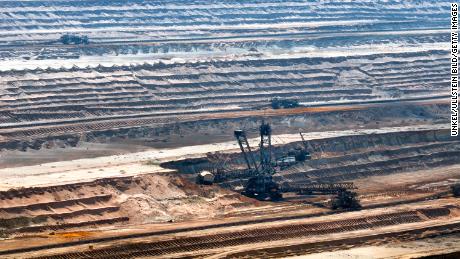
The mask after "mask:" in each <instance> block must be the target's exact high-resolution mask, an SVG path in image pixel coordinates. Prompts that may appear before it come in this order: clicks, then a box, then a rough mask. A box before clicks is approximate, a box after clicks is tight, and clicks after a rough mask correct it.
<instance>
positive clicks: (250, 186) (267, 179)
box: [234, 121, 359, 209]
mask: <svg viewBox="0 0 460 259" xmlns="http://www.w3.org/2000/svg"><path fill="white" fill-rule="evenodd" d="M259 132H260V144H259V157H260V159H259V161H257V160H256V158H255V155H254V152H253V151H252V150H251V146H250V145H249V142H248V139H247V136H246V133H245V132H244V131H243V130H235V132H234V135H235V138H236V140H237V142H238V145H239V147H240V149H241V153H242V154H243V158H244V160H245V162H246V165H247V168H248V169H247V172H248V174H246V175H249V180H248V181H247V183H246V186H245V188H244V191H243V193H242V194H244V195H246V196H249V197H253V198H256V199H258V200H267V199H270V200H279V199H281V198H282V193H285V192H295V193H298V194H338V196H337V197H336V198H335V199H333V207H334V208H353V209H355V208H359V202H358V201H357V199H356V193H354V192H352V191H350V190H352V189H356V187H355V186H354V185H353V183H351V182H344V183H310V184H292V183H284V184H283V185H282V186H280V185H279V184H278V183H276V182H275V181H274V180H273V174H275V173H276V169H275V167H278V168H280V166H279V165H277V163H276V162H272V143H271V134H272V130H271V127H270V125H269V124H268V123H265V122H264V121H262V124H261V125H260V128H259ZM300 136H301V137H302V141H303V143H304V146H305V148H304V149H302V151H303V158H304V159H302V160H306V159H310V153H308V151H307V144H306V141H305V139H304V137H303V135H302V133H301V134H300ZM294 160H297V159H295V158H294Z"/></svg>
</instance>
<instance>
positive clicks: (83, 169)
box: [0, 125, 448, 191]
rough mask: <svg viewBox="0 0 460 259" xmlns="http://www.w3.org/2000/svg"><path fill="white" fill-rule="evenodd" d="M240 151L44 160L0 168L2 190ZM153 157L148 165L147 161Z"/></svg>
mask: <svg viewBox="0 0 460 259" xmlns="http://www.w3.org/2000/svg"><path fill="white" fill-rule="evenodd" d="M447 128H448V125H426V126H407V127H388V128H380V129H357V130H344V131H329V132H312V133H308V134H305V138H306V139H307V140H310V139H322V138H331V137H339V136H348V135H362V134H374V133H385V132H400V131H412V130H430V129H447ZM258 141H259V138H252V139H250V140H249V142H250V145H251V146H253V147H256V146H257V143H258ZM295 141H300V137H299V135H298V134H282V135H275V136H273V143H274V144H275V145H276V144H286V143H290V142H295ZM216 151H228V152H238V146H237V144H236V141H231V142H221V143H214V144H206V145H197V146H186V147H180V148H172V149H161V150H159V149H152V150H149V151H143V152H136V153H131V154H125V155H113V156H106V157H97V158H86V159H78V160H72V161H62V162H53V163H44V164H40V165H34V166H22V167H14V168H3V169H0V175H1V176H2V177H1V179H0V191H1V190H8V189H10V188H19V187H33V186H48V185H60V184H66V183H74V182H86V181H91V180H95V179H100V178H109V177H120V176H132V175H139V174H146V173H156V172H168V171H171V170H168V169H164V168H161V167H160V166H159V164H160V163H161V162H165V161H171V160H176V159H181V158H192V157H202V156H205V154H206V153H208V152H216ZM147 161H150V162H152V163H150V164H149V165H147V164H146V162H147Z"/></svg>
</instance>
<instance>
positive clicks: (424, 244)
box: [286, 234, 460, 259]
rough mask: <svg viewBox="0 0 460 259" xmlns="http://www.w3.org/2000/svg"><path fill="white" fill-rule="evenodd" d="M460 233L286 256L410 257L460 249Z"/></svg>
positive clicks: (318, 258)
mask: <svg viewBox="0 0 460 259" xmlns="http://www.w3.org/2000/svg"><path fill="white" fill-rule="evenodd" d="M459 240H460V234H455V235H449V236H444V237H438V238H433V239H425V240H417V241H410V242H404V243H401V244H399V243H391V244H387V245H382V246H365V247H357V248H351V249H348V250H341V251H335V252H324V253H317V254H310V255H303V256H293V257H286V258H289V259H336V258H346V259H390V258H391V259H396V258H398V259H409V258H417V257H420V256H426V255H435V254H439V253H451V252H457V251H460V242H459Z"/></svg>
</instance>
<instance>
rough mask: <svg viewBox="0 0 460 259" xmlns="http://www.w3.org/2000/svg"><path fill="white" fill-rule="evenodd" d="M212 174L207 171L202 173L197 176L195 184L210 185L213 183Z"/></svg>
mask: <svg viewBox="0 0 460 259" xmlns="http://www.w3.org/2000/svg"><path fill="white" fill-rule="evenodd" d="M214 178H215V177H214V174H212V173H211V172H209V171H206V170H205V171H202V172H200V173H199V174H198V176H197V178H196V183H197V184H204V185H211V184H213V183H214Z"/></svg>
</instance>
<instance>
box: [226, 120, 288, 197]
mask: <svg viewBox="0 0 460 259" xmlns="http://www.w3.org/2000/svg"><path fill="white" fill-rule="evenodd" d="M234 134H235V138H236V140H237V142H238V145H239V146H240V149H241V152H242V154H243V157H244V160H245V161H246V165H247V166H248V170H249V172H250V178H249V180H248V182H247V183H246V186H245V189H244V192H243V194H244V195H246V196H249V197H253V198H256V199H258V200H267V199H271V200H279V199H281V198H282V195H281V192H280V190H279V186H278V184H276V183H275V181H273V177H272V175H273V174H274V173H275V169H274V168H273V165H272V162H271V159H272V155H271V127H270V125H269V124H266V123H265V122H262V125H261V126H260V145H259V153H260V163H259V164H258V163H257V162H256V160H255V157H254V154H253V152H252V150H251V147H250V146H249V142H248V139H247V137H246V133H245V132H244V131H242V130H235V132H234Z"/></svg>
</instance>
